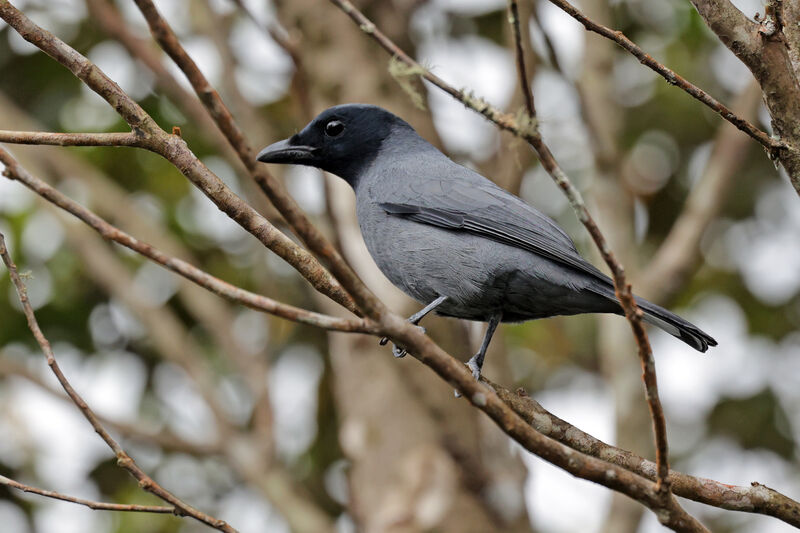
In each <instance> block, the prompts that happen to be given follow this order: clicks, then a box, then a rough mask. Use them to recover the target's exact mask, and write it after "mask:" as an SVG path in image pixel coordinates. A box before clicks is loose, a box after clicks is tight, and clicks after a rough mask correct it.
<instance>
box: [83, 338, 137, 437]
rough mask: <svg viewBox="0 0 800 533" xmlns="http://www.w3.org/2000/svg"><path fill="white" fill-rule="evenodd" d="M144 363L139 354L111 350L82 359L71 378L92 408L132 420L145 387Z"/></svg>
mask: <svg viewBox="0 0 800 533" xmlns="http://www.w3.org/2000/svg"><path fill="white" fill-rule="evenodd" d="M145 378H146V375H145V367H144V363H142V360H141V359H140V358H139V356H137V355H135V354H132V353H130V352H123V351H115V352H111V353H108V354H104V355H99V356H98V355H95V356H94V357H90V358H88V359H87V360H86V363H85V364H84V365H83V367H82V368H81V370H80V371H79V372H77V373H76V374H75V376H74V377H73V378H71V381H72V383H73V385H74V386H76V387H80V390H81V391H83V392H82V394H83V396H84V399H85V400H86V401H87V402H88V403H89V405H90V406H91V407H92V409H93V410H94V411H95V412H96V413H98V414H100V415H104V416H107V417H109V418H110V419H112V420H118V421H121V422H133V421H135V420H136V419H137V416H138V413H139V403H140V401H141V399H142V393H143V392H144V387H145Z"/></svg>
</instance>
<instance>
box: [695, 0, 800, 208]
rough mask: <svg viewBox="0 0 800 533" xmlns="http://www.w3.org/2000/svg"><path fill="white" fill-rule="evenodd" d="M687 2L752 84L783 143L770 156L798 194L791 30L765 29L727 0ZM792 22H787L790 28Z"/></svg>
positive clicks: (799, 116)
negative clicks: (757, 88) (746, 70)
mask: <svg viewBox="0 0 800 533" xmlns="http://www.w3.org/2000/svg"><path fill="white" fill-rule="evenodd" d="M787 3H788V4H794V3H795V2H787ZM692 4H693V5H694V7H695V9H697V12H698V13H699V14H700V16H701V17H702V18H703V20H704V21H705V23H706V25H708V27H709V28H711V31H713V32H714V33H715V34H717V37H719V39H720V41H722V43H723V44H724V45H725V46H727V47H728V49H729V50H730V51H731V52H733V53H734V54H735V55H736V57H738V58H739V60H740V61H741V62H742V63H744V64H745V65H746V66H747V68H749V69H750V71H751V72H752V73H753V75H754V76H755V78H756V80H758V83H759V85H760V86H761V90H762V93H763V95H764V102H765V103H766V104H767V109H768V110H769V114H770V117H771V119H772V128H773V130H774V131H775V134H776V135H777V136H778V137H779V139H780V141H781V142H782V143H783V145H782V146H781V147H779V148H778V149H777V150H776V151H774V152H773V156H774V157H775V158H777V160H778V161H780V162H781V164H782V165H783V167H784V168H785V169H786V171H787V173H788V174H789V179H790V180H791V182H792V185H793V186H794V188H795V190H796V191H797V192H798V194H800V131H798V129H797V124H798V123H800V82H798V80H800V71H798V69H799V68H800V64H798V51H797V48H796V46H797V45H798V43H795V42H794V40H793V38H794V37H795V36H796V35H797V28H795V27H792V28H791V29H790V30H789V31H788V32H785V31H784V28H783V26H782V25H781V24H773V27H772V28H769V29H768V28H766V27H765V26H764V25H762V24H758V23H756V22H753V21H751V20H750V19H748V18H747V17H746V16H745V15H744V13H742V12H741V11H739V10H738V9H737V8H736V7H735V6H734V5H733V4H732V3H731V2H730V1H729V0H692ZM776 4H777V5H781V3H780V2H777V3H776ZM781 9H782V8H781ZM789 9H790V10H791V9H793V8H792V7H790V8H789ZM773 22H774V21H773ZM796 23H797V20H796V19H793V20H792V23H791V24H790V25H796Z"/></svg>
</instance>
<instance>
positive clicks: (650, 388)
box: [331, 0, 669, 494]
mask: <svg viewBox="0 0 800 533" xmlns="http://www.w3.org/2000/svg"><path fill="white" fill-rule="evenodd" d="M331 2H332V3H333V4H334V5H336V6H337V7H339V8H340V9H341V10H342V11H344V12H345V13H346V14H347V15H348V16H349V17H350V18H351V19H352V20H353V21H354V22H355V23H356V24H357V25H358V27H359V28H360V29H361V31H363V32H364V33H365V34H367V35H368V36H369V37H371V38H372V39H374V40H375V41H376V42H378V44H380V45H381V47H383V48H384V49H385V50H386V51H387V52H389V53H390V54H392V55H393V56H394V57H395V58H396V59H398V60H400V61H402V62H403V63H405V64H407V65H409V66H412V67H414V68H415V69H419V72H421V74H420V76H422V78H424V79H425V80H427V81H429V82H431V83H433V84H434V85H435V86H437V87H439V88H440V89H441V90H443V91H444V92H446V93H448V94H449V95H451V96H452V97H454V98H455V99H456V100H458V101H460V102H461V103H463V104H464V105H465V106H466V107H467V108H469V109H472V110H474V111H476V112H478V113H480V114H481V115H483V116H484V117H485V118H487V119H488V120H490V121H492V122H493V123H495V124H496V125H497V126H498V127H499V128H501V129H504V130H507V131H510V132H512V133H514V134H515V135H518V136H519V137H521V138H523V139H525V140H526V141H527V142H528V143H529V144H530V145H531V146H532V147H533V148H534V150H536V153H537V154H538V155H539V160H540V161H541V163H542V166H543V167H544V168H545V170H547V172H548V174H550V176H551V177H552V178H553V180H554V181H555V182H556V184H557V185H558V186H559V187H560V188H561V190H562V191H563V192H564V194H565V195H566V196H567V199H568V200H569V203H570V205H571V206H572V208H573V209H574V210H575V212H576V214H577V216H578V219H579V220H580V221H581V223H583V225H584V226H585V227H586V229H587V230H588V231H589V234H590V235H591V237H592V239H593V240H594V242H595V244H596V245H597V247H598V249H599V250H600V254H601V255H602V257H603V259H604V260H605V262H606V264H607V265H608V266H609V268H610V269H611V273H612V277H613V279H614V289H615V292H616V296H617V299H618V300H619V302H620V304H621V306H622V308H623V310H624V312H625V317H626V318H627V319H628V322H629V323H630V325H631V329H632V330H633V333H634V337H635V339H636V343H637V345H638V347H639V358H640V360H641V364H642V373H643V381H644V386H645V397H646V399H647V404H648V407H649V409H650V414H651V418H652V419H653V430H654V431H653V432H654V434H655V440H656V462H657V463H658V465H659V469H658V474H659V475H658V480H659V482H658V486H659V492H661V493H662V494H665V493H666V492H668V489H669V487H668V483H667V479H668V474H669V463H668V446H667V438H666V421H665V419H664V411H663V409H662V408H661V402H660V401H659V399H658V382H657V379H656V374H655V361H654V359H653V351H652V349H651V348H650V341H649V340H648V338H647V332H646V331H645V329H644V326H643V324H642V318H641V311H640V310H639V309H638V307H637V306H636V301H635V300H634V298H633V292H632V290H631V286H630V285H629V284H628V282H627V281H626V279H625V271H624V270H623V268H622V266H621V265H620V264H619V262H618V261H617V260H616V258H615V257H614V254H613V252H612V251H611V248H610V247H609V245H608V243H607V241H606V239H605V237H604V236H603V234H602V233H601V231H600V229H599V227H598V226H597V223H596V222H595V221H594V219H593V218H592V216H591V215H590V214H589V211H588V210H587V208H586V204H585V203H584V201H583V199H582V197H581V194H580V192H579V191H578V190H577V189H576V188H575V186H574V185H573V184H572V182H571V181H570V180H569V178H568V177H567V175H566V174H565V173H564V171H563V170H562V169H561V167H559V165H558V163H557V162H556V160H555V157H554V156H553V154H552V152H551V151H550V148H549V147H548V146H547V145H546V144H545V142H544V140H543V139H542V136H541V134H540V133H539V130H538V127H537V124H536V121H535V120H531V117H527V118H525V117H523V118H524V120H518V119H517V118H515V117H512V116H511V115H508V114H506V113H502V112H501V111H499V110H498V109H497V108H495V107H493V106H491V105H490V104H488V103H487V102H486V101H484V100H483V99H481V98H476V97H475V96H474V95H472V94H469V93H467V92H465V91H463V90H458V89H456V88H454V87H452V86H451V85H449V84H448V83H446V82H445V81H444V80H442V79H441V78H439V77H438V76H436V75H435V74H433V73H431V72H430V71H428V70H426V69H424V68H423V67H422V66H421V65H420V64H419V63H417V62H416V61H415V60H414V59H413V58H411V57H410V56H409V55H408V54H406V53H405V52H404V51H403V50H401V49H400V48H399V47H398V46H397V45H396V44H394V42H392V40H391V39H389V38H388V37H387V36H386V35H385V34H384V33H383V32H381V31H380V30H379V29H378V28H377V27H376V26H375V24H373V23H372V21H370V20H369V19H368V18H367V17H366V16H364V14H363V13H361V12H360V11H359V10H358V9H356V7H355V6H353V4H352V3H350V2H349V1H348V0H331ZM534 118H535V117H534Z"/></svg>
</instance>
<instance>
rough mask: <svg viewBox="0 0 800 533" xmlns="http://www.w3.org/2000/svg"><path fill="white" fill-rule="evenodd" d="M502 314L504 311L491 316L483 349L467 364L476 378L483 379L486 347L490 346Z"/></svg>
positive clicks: (484, 337) (482, 344)
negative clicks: (482, 372) (482, 371)
mask: <svg viewBox="0 0 800 533" xmlns="http://www.w3.org/2000/svg"><path fill="white" fill-rule="evenodd" d="M502 316H503V315H502V313H496V314H494V315H492V316H491V317H490V318H489V326H488V327H487V328H486V335H484V336H483V342H482V343H481V349H480V350H478V353H476V354H475V355H473V356H472V358H471V359H470V360H469V361H468V362H467V366H468V367H469V368H470V370H472V375H473V376H475V379H476V380H480V379H481V369H482V368H483V359H484V358H485V357H486V349H487V348H489V342H490V341H491V340H492V335H494V331H495V330H496V329H497V325H498V324H500V319H501V318H502Z"/></svg>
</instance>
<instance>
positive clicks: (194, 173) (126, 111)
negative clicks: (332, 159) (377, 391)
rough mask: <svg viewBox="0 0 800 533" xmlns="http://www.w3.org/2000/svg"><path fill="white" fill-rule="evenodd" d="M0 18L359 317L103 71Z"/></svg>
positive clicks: (40, 32)
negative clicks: (106, 104)
mask: <svg viewBox="0 0 800 533" xmlns="http://www.w3.org/2000/svg"><path fill="white" fill-rule="evenodd" d="M0 18H3V20H5V21H6V22H7V23H8V25H9V26H11V27H12V28H14V29H15V30H16V31H17V32H18V33H19V34H20V35H21V36H22V37H23V38H24V39H26V40H27V41H29V42H30V43H31V44H33V45H35V46H37V47H38V48H40V49H41V50H42V51H43V52H45V53H46V54H48V55H49V56H51V57H52V58H53V59H55V60H56V61H58V62H59V63H61V64H62V65H64V66H65V67H67V68H68V69H69V70H70V71H71V72H72V73H73V74H74V75H75V76H76V77H78V78H79V79H80V80H81V81H83V82H84V83H85V84H86V85H87V86H88V87H89V88H90V89H92V90H93V91H95V92H96V93H97V94H99V95H100V96H101V97H103V99H105V100H106V101H107V102H108V103H109V104H110V105H111V106H112V107H113V108H114V110H115V111H117V113H118V114H119V115H120V116H121V117H122V118H123V119H124V120H125V121H126V122H127V123H128V125H129V126H130V127H131V128H132V129H133V131H134V133H136V134H137V135H138V134H141V135H142V136H143V137H144V138H145V141H144V144H143V146H144V147H146V148H147V149H149V150H151V151H153V152H155V153H157V154H159V155H161V156H162V157H164V158H165V159H166V160H167V161H169V162H170V163H172V164H173V165H174V166H175V167H176V168H177V169H178V170H180V171H181V173H182V174H183V175H184V176H186V177H187V178H188V179H189V180H190V181H191V182H192V183H193V184H194V185H195V186H197V187H198V188H199V189H200V190H201V191H203V193H204V194H205V195H206V196H207V197H208V198H209V199H210V200H211V201H213V202H214V204H215V205H216V206H217V207H218V208H219V209H220V210H222V211H223V212H225V213H226V214H227V215H228V216H229V217H230V218H231V219H233V220H234V221H235V222H237V223H238V224H239V225H240V226H242V227H243V228H244V229H245V230H247V231H248V232H249V233H251V234H252V235H253V236H254V237H256V238H257V239H258V240H259V241H260V242H261V243H262V244H263V245H264V246H266V247H267V248H269V249H270V250H272V251H273V252H275V253H276V254H278V255H279V256H280V257H281V258H283V259H284V260H285V261H286V262H287V263H289V264H290V265H291V266H293V267H294V268H295V269H296V270H297V271H298V272H300V274H302V275H303V277H305V278H306V279H307V280H308V281H309V282H311V284H312V285H313V286H314V287H315V288H316V289H317V290H319V291H320V292H322V293H323V294H325V295H327V296H328V297H330V298H331V299H333V300H334V301H336V302H337V303H339V304H340V305H342V306H343V307H345V308H347V309H349V310H350V311H352V312H353V313H356V314H358V313H359V311H358V308H357V307H356V305H355V303H354V302H353V301H352V298H351V297H350V296H349V295H348V294H347V292H346V291H345V290H344V289H343V288H342V286H341V285H340V283H339V282H338V281H336V279H334V277H333V276H331V274H330V273H329V272H328V271H327V270H325V269H323V268H318V267H319V262H318V261H317V260H316V259H315V258H314V256H313V255H311V254H310V253H309V252H308V251H307V250H305V249H303V248H302V247H300V246H298V245H297V244H295V243H294V242H293V241H292V240H291V239H290V238H289V237H287V236H286V235H284V234H283V233H282V232H280V231H279V230H278V229H277V228H275V226H273V225H272V224H271V223H270V222H269V221H268V220H267V219H266V218H264V217H263V216H261V215H260V214H259V213H258V212H257V211H256V210H255V209H253V208H252V207H251V206H250V205H248V204H247V203H246V202H245V201H243V200H242V199H241V198H240V197H239V196H237V195H236V194H234V193H233V191H231V190H230V189H229V188H228V187H227V186H226V185H225V183H223V181H222V180H220V179H219V177H217V176H216V175H215V174H214V173H213V172H211V171H210V170H209V169H208V167H206V166H205V165H204V164H203V163H202V162H201V161H200V160H199V159H198V158H197V156H195V155H194V154H193V153H192V151H191V150H190V149H189V148H188V146H187V145H186V143H185V142H184V141H183V139H181V138H180V137H179V136H177V135H170V134H169V133H167V132H165V131H164V130H162V129H161V128H159V127H158V125H157V124H156V123H155V121H154V120H153V118H152V117H150V115H148V114H147V113H146V112H145V111H144V110H143V109H142V108H141V107H140V106H139V104H137V103H136V102H135V101H134V100H133V99H132V98H131V97H130V96H128V95H127V94H126V93H125V92H124V91H123V90H122V89H121V88H120V87H119V85H117V84H116V83H115V82H114V81H113V80H111V79H110V78H109V77H108V76H107V75H106V74H105V73H104V72H103V71H102V70H100V69H99V68H98V67H97V66H96V65H94V64H93V63H92V62H90V61H89V60H88V59H86V58H85V57H84V56H82V55H81V54H79V53H78V52H76V51H75V50H74V49H73V48H72V47H70V46H69V45H67V44H66V43H65V42H63V41H62V40H60V39H58V38H57V37H55V36H54V35H53V34H52V33H50V32H48V31H46V30H44V29H42V28H40V27H39V26H37V25H36V24H34V23H33V22H32V21H31V20H30V19H29V18H28V17H26V16H25V14H24V13H22V12H21V11H19V10H18V9H16V8H15V7H14V6H13V5H11V3H10V2H9V1H8V0H0Z"/></svg>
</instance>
